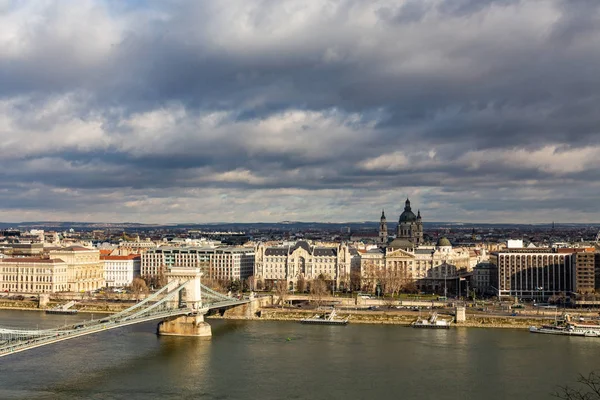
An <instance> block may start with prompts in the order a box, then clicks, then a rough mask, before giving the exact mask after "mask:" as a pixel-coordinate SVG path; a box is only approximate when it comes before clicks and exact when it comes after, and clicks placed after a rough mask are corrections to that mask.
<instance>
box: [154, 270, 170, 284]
mask: <svg viewBox="0 0 600 400" xmlns="http://www.w3.org/2000/svg"><path fill="white" fill-rule="evenodd" d="M165 270H166V268H165V267H164V266H162V267H160V268H159V269H158V275H157V276H156V288H161V287H163V286H165V285H166V284H167V283H169V282H168V279H167V275H165Z"/></svg>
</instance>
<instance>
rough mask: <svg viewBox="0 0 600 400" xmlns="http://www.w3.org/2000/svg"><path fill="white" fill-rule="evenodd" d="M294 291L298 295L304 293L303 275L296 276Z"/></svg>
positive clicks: (304, 281) (304, 282)
mask: <svg viewBox="0 0 600 400" xmlns="http://www.w3.org/2000/svg"><path fill="white" fill-rule="evenodd" d="M296 290H297V291H298V293H304V291H305V290H306V280H304V275H302V274H300V275H298V280H297V281H296Z"/></svg>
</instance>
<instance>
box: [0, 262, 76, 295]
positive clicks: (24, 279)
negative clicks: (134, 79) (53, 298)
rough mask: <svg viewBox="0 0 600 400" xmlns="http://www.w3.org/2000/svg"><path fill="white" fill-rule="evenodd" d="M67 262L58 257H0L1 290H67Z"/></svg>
mask: <svg viewBox="0 0 600 400" xmlns="http://www.w3.org/2000/svg"><path fill="white" fill-rule="evenodd" d="M67 268H68V266H67V263H65V262H64V261H63V260H60V259H53V260H49V259H47V258H34V257H17V258H8V257H5V258H2V259H0V288H1V289H2V291H3V292H18V293H55V292H64V291H68V290H69V283H68V272H67Z"/></svg>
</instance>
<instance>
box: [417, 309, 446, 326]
mask: <svg viewBox="0 0 600 400" xmlns="http://www.w3.org/2000/svg"><path fill="white" fill-rule="evenodd" d="M411 326H412V327H413V328H426V329H450V321H447V320H445V319H439V318H438V315H437V313H435V312H434V313H433V314H431V317H429V319H425V318H418V319H417V320H416V321H415V322H413V323H412V324H411Z"/></svg>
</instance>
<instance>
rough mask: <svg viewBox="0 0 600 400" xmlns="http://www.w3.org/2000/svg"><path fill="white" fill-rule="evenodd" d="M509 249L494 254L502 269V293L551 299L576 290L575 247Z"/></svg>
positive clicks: (499, 280)
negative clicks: (574, 283) (558, 249)
mask: <svg viewBox="0 0 600 400" xmlns="http://www.w3.org/2000/svg"><path fill="white" fill-rule="evenodd" d="M560 250H561V251H560V252H559V251H557V249H549V248H548V249H547V248H535V249H530V248H522V249H505V250H502V251H498V252H494V253H492V254H491V255H490V262H491V263H492V264H493V265H494V268H495V269H496V271H497V273H498V279H497V282H498V288H497V295H498V297H508V296H513V297H518V298H525V299H531V300H540V299H547V298H548V297H550V296H553V295H560V294H562V293H569V292H572V291H573V276H574V269H573V257H572V256H573V250H572V249H560Z"/></svg>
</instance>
